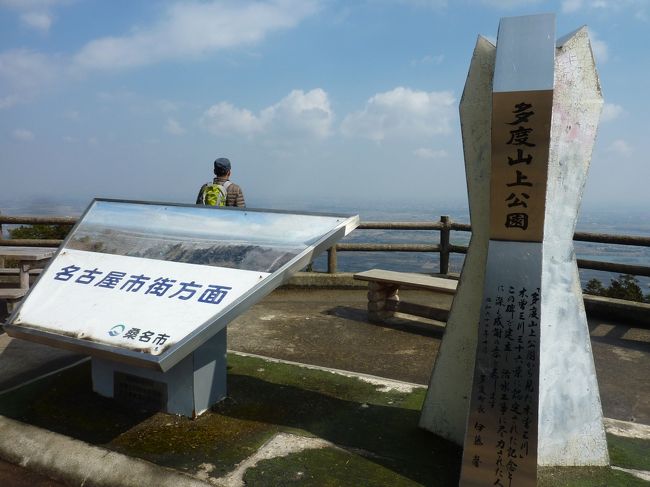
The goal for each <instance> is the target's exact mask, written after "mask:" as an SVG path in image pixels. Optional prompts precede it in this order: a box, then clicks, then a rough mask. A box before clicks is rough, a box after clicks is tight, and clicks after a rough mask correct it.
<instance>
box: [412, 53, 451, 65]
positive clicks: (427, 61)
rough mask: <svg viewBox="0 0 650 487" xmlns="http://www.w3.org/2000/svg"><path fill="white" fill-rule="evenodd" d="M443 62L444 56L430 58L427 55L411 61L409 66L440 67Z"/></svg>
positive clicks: (429, 55) (430, 56)
mask: <svg viewBox="0 0 650 487" xmlns="http://www.w3.org/2000/svg"><path fill="white" fill-rule="evenodd" d="M444 60H445V55H444V54H438V55H436V56H432V55H431V54H427V55H426V56H422V57H421V58H420V59H413V60H412V61H411V66H422V65H430V64H434V65H436V66H437V65H440V64H442V62H443V61H444Z"/></svg>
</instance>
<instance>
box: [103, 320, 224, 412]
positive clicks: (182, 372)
mask: <svg viewBox="0 0 650 487" xmlns="http://www.w3.org/2000/svg"><path fill="white" fill-rule="evenodd" d="M226 330H227V327H224V328H223V330H221V331H220V332H219V333H217V334H216V335H215V336H214V337H212V338H211V339H210V340H208V341H207V342H206V343H204V344H203V345H201V346H200V347H199V348H197V349H196V350H195V351H194V353H192V354H190V355H188V356H187V357H185V358H184V359H183V360H181V361H180V362H179V363H178V364H176V365H175V366H174V367H172V368H171V369H170V370H168V371H167V372H159V371H156V370H149V369H143V368H140V367H133V366H130V365H127V364H122V363H119V362H112V361H108V360H104V359H99V358H94V357H93V359H92V379H93V390H94V391H95V392H97V393H98V394H101V395H102V396H105V397H110V398H115V399H116V400H118V401H120V402H124V403H126V404H132V405H133V406H134V407H144V408H147V409H155V410H160V411H163V412H166V413H170V414H179V415H182V416H187V417H191V418H194V417H196V416H199V415H200V414H202V413H204V412H205V411H207V409H208V408H209V407H210V406H212V405H213V404H215V403H217V402H219V401H221V400H222V399H224V398H225V397H226V364H227V361H226V346H227V331H226Z"/></svg>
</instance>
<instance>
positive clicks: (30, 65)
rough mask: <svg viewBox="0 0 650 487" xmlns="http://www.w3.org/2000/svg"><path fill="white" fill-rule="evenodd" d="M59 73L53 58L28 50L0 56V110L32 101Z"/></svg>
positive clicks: (5, 53) (9, 51) (19, 50)
mask: <svg viewBox="0 0 650 487" xmlns="http://www.w3.org/2000/svg"><path fill="white" fill-rule="evenodd" d="M59 71H60V70H59V66H58V65H57V63H56V62H55V60H54V59H52V58H50V57H48V56H45V55H44V54H40V53H37V52H34V51H31V50H29V49H11V50H8V51H4V52H2V53H0V109H2V108H8V107H10V106H12V105H15V104H16V103H18V102H21V101H25V100H28V99H31V98H32V97H33V96H34V95H35V94H36V93H38V92H39V91H40V90H41V89H42V88H43V86H46V85H48V84H50V83H52V82H53V81H55V80H56V77H57V73H58V72H59ZM2 92H4V93H6V94H3V93H2Z"/></svg>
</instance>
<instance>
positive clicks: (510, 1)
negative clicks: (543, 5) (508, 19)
mask: <svg viewBox="0 0 650 487" xmlns="http://www.w3.org/2000/svg"><path fill="white" fill-rule="evenodd" d="M540 2H541V0H481V3H483V4H485V5H489V6H490V7H497V8H503V9H509V8H513V7H523V6H526V5H535V4H536V3H540Z"/></svg>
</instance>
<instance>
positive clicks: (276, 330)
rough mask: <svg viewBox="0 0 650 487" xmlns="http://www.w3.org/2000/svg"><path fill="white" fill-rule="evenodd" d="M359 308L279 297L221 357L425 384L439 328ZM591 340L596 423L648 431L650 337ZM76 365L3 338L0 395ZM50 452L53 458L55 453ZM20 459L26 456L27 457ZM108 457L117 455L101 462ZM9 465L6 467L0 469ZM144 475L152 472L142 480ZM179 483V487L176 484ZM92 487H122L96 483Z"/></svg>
mask: <svg viewBox="0 0 650 487" xmlns="http://www.w3.org/2000/svg"><path fill="white" fill-rule="evenodd" d="M403 296H404V298H405V299H409V300H411V301H415V302H430V300H431V299H433V298H432V296H431V295H430V294H429V293H423V292H407V293H404V294H403ZM435 299H442V300H444V299H449V297H446V296H440V297H437V298H435ZM438 304H443V303H442V302H439V303H438ZM365 307H366V291H365V290H364V289H347V290H340V289H311V290H307V289H279V290H276V291H275V292H274V293H272V294H271V295H270V296H268V297H267V298H266V299H264V300H263V301H262V302H261V303H259V304H258V305H256V306H254V307H253V308H251V309H250V310H249V311H248V312H247V313H245V314H243V315H242V316H240V317H239V318H238V319H237V320H235V321H234V322H233V323H232V324H231V325H230V326H229V329H228V335H229V338H228V340H229V342H228V343H229V349H231V350H236V351H240V352H246V353H251V354H257V355H262V356H267V357H274V358H278V359H283V360H289V361H293V362H299V363H306V364H313V365H317V366H322V367H327V368H335V369H342V370H347V371H353V372H357V373H362V374H370V375H374V376H380V377H386V378H390V379H394V380H398V381H405V382H410V383H417V384H426V383H427V382H428V378H429V375H430V372H431V368H432V366H433V363H434V361H435V354H436V352H437V350H438V346H439V344H440V340H441V338H442V333H443V328H442V327H441V326H440V324H439V323H438V324H437V323H428V322H426V320H417V321H414V320H411V319H406V317H398V318H396V319H395V320H393V321H392V322H391V323H389V324H386V325H374V324H370V323H368V322H367V320H366V312H365ZM590 330H591V336H592V347H593V351H594V357H595V362H596V369H597V374H598V378H599V386H600V392H601V399H602V403H603V410H604V415H605V416H606V417H608V418H613V419H617V420H623V421H632V422H636V423H644V424H650V379H649V378H648V374H647V371H648V370H650V331H649V330H644V329H638V328H635V327H633V326H630V324H620V323H605V322H602V321H600V320H590ZM81 359H83V357H81V356H78V355H75V354H71V353H69V352H66V351H62V350H57V349H52V348H50V347H45V346H41V345H37V344H33V343H28V342H22V341H17V340H12V339H10V338H9V337H7V335H6V334H0V391H6V390H7V389H11V388H13V387H15V386H17V385H18V384H20V383H24V382H26V381H29V380H33V379H35V378H38V377H40V376H42V375H43V374H47V373H48V372H50V371H53V370H58V369H60V368H61V367H65V366H69V365H71V364H74V363H76V362H78V361H79V360H81ZM15 423H16V422H12V420H7V421H4V422H3V425H2V427H4V428H5V429H4V430H3V433H2V434H1V435H2V436H3V437H7V438H12V437H11V436H7V434H11V433H7V432H11V431H14V432H19V433H20V435H19V436H18V437H15V436H14V437H13V438H14V440H9V441H8V442H7V443H5V451H12V449H15V448H18V445H20V442H19V441H18V440H19V438H20V437H21V436H25V435H27V436H29V435H30V434H35V435H40V436H38V438H39V440H34V441H35V442H36V443H38V442H42V441H43V438H47V442H48V443H49V444H51V445H57V444H58V443H57V442H58V441H62V442H63V443H61V445H63V444H65V445H67V443H65V442H66V441H67V440H70V441H73V442H74V441H77V440H71V439H69V438H66V437H63V438H56V441H54V440H52V438H55V437H51V436H49V434H51V435H56V434H55V433H51V432H47V431H45V432H43V430H40V432H39V431H36V430H38V429H37V428H34V429H33V430H31V429H30V430H29V434H28V433H26V432H25V431H23V430H22V427H23V426H25V425H21V424H20V423H18V424H15ZM29 428H32V427H28V429H29ZM43 435H44V436H43ZM58 436H61V435H58ZM53 441H54V443H52V442H53ZM36 443H33V444H36ZM78 443H81V442H78ZM71 448H72V447H71ZM74 448H76V450H75V449H73V451H77V452H78V453H77V454H78V455H81V456H85V455H87V454H89V452H92V451H94V450H92V449H93V448H97V447H93V446H91V445H87V444H83V445H78V444H75V446H74ZM32 449H33V447H32ZM66 449H67V446H66ZM55 450H60V448H59V447H55ZM23 453H24V454H25V455H26V454H31V453H30V452H29V447H27V450H25V452H23ZM94 454H96V455H97V456H96V461H95V462H94V463H97V464H98V465H99V466H101V465H102V464H103V463H104V460H103V458H104V457H106V456H107V455H109V452H108V450H103V451H101V450H100V451H99V452H96V453H94ZM110 455H118V454H115V453H113V452H110ZM122 457H124V456H122ZM21 458H22V459H23V460H19V461H24V458H26V457H25V456H24V455H23V456H22V457H21ZM114 458H118V459H119V462H125V463H124V464H121V465H122V468H123V467H124V466H125V465H129V462H130V460H132V459H130V458H129V457H124V458H121V457H114ZM17 459H18V457H15V458H13V459H12V458H5V460H9V461H12V460H17ZM48 461H49V462H50V463H51V464H56V463H57V462H56V461H53V459H52V458H49V459H48V458H40V459H36V458H35V459H34V461H33V462H32V465H36V464H38V463H39V462H41V463H42V462H45V463H47V462H48ZM116 461H118V460H116ZM137 462H143V461H141V460H137ZM144 463H148V462H144ZM138 465H139V464H138ZM5 466H6V465H5ZM29 466H30V465H28V467H29ZM149 468H151V469H152V470H151V471H149V470H148V469H149ZM160 468H162V467H157V466H155V465H152V464H148V465H147V466H146V467H142V466H140V467H138V468H130V469H129V471H133V472H136V471H140V472H144V473H143V475H145V476H155V475H158V474H157V473H154V472H157V471H158V470H157V469H160ZM138 469H140V470H138ZM9 470H11V467H8V468H6V469H3V468H0V483H2V481H3V477H2V476H3V475H5V474H6V471H9ZM109 470H110V469H109ZM65 471H70V467H69V466H63V467H62V470H61V471H55V472H54V473H55V474H56V476H57V478H62V477H61V476H60V475H61V472H65ZM3 472H5V473H3ZM20 472H21V471H20V470H19V471H18V472H16V470H15V469H14V476H15V475H20ZM48 472H49V471H48ZM57 472H58V473H57ZM102 472H104V471H103V470H98V471H97V472H96V473H95V474H93V475H94V476H95V477H97V478H98V479H100V478H102V475H104V474H105V472H104V473H102ZM163 473H166V474H169V472H168V471H167V469H163ZM50 474H51V473H50ZM85 475H86V474H85ZM164 476H165V475H163V477H164ZM64 478H65V477H64ZM75 478H76V477H75ZM133 478H136V477H133ZM147 478H149V477H147ZM151 478H154V477H151ZM183 479H184V480H186V479H185V477H183ZM68 480H73V479H72V478H68ZM141 480H142V479H141ZM190 480H192V479H190ZM111 481H114V480H111ZM197 482H199V481H198V480H197ZM72 484H73V485H74V483H72ZM3 485H12V484H6V483H5V484H3ZM17 485H18V484H17ZM44 485H48V484H44ZM53 485H56V484H53ZM97 485H129V484H115V483H106V482H104V483H103V484H100V483H98V484H97ZM134 485H137V484H134ZM152 485H153V484H152ZM188 485H190V484H188ZM196 485H201V484H199V483H197V484H196ZM203 485H205V484H203Z"/></svg>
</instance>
